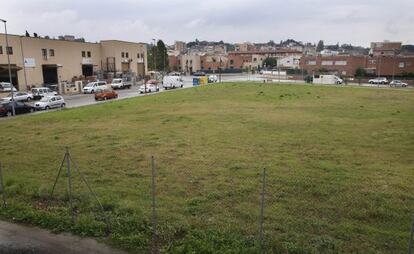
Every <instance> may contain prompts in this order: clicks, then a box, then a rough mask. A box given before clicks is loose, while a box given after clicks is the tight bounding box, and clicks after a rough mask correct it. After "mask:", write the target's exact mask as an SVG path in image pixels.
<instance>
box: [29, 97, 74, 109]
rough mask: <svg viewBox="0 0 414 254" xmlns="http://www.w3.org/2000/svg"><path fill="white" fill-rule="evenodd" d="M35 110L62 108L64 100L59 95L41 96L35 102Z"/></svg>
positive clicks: (64, 104)
mask: <svg viewBox="0 0 414 254" xmlns="http://www.w3.org/2000/svg"><path fill="white" fill-rule="evenodd" d="M34 106H35V109H36V110H49V109H52V108H64V107H65V106H66V103H65V100H64V99H63V97H62V96H60V95H55V96H47V97H43V98H42V99H41V100H40V101H38V102H36V103H35V105H34Z"/></svg>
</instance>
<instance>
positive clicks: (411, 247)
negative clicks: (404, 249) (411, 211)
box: [408, 217, 414, 254]
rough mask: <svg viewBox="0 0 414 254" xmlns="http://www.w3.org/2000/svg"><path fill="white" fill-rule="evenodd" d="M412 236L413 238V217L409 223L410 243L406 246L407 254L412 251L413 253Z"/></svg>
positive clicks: (410, 253)
mask: <svg viewBox="0 0 414 254" xmlns="http://www.w3.org/2000/svg"><path fill="white" fill-rule="evenodd" d="M413 236H414V217H413V221H412V223H411V234H410V242H409V244H408V254H412V251H413Z"/></svg>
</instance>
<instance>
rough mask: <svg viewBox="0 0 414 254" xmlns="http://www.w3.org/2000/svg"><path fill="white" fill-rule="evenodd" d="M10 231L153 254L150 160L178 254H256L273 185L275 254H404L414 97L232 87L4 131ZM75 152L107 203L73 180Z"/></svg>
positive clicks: (22, 122)
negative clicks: (57, 234) (16, 225)
mask: <svg viewBox="0 0 414 254" xmlns="http://www.w3.org/2000/svg"><path fill="white" fill-rule="evenodd" d="M0 133H2V134H1V147H0V154H1V156H0V160H1V162H2V163H3V165H4V168H5V169H4V178H5V183H6V191H7V198H8V202H9V206H8V208H7V209H0V216H2V217H3V218H4V219H7V220H12V219H14V220H15V221H19V222H26V223H31V224H34V225H38V226H42V227H45V228H50V229H53V230H55V231H70V232H73V233H75V234H78V235H82V236H94V237H98V238H101V239H102V240H103V241H106V242H109V243H111V244H112V245H114V246H118V247H120V248H123V249H126V250H130V251H131V252H138V253H141V252H144V251H146V250H148V248H149V246H150V245H151V242H150V240H151V199H150V197H151V196H150V190H151V177H150V176H151V171H150V157H151V156H152V155H153V156H155V160H156V165H157V171H158V175H157V206H158V209H157V213H158V226H159V227H158V231H159V241H160V246H161V247H162V251H163V252H167V253H258V252H259V247H258V243H257V238H258V231H259V205H260V200H259V197H260V187H261V173H262V169H263V168H264V167H265V168H266V169H267V171H268V176H267V179H268V185H267V188H266V197H265V218H264V230H265V243H264V245H265V246H264V248H265V249H266V252H267V253H404V252H405V251H406V250H407V247H408V240H409V233H410V224H411V220H412V215H413V213H414V198H413V194H414V184H413V182H414V171H413V170H414V166H413V165H414V91H413V90H398V89H373V88H343V87H323V86H309V85H268V84H248V83H240V84H221V85H214V86H208V87H198V88H193V89H185V90H177V91H171V92H168V93H161V94H158V95H154V96H146V97H140V98H133V99H127V100H122V101H114V102H110V103H105V104H99V105H93V106H88V107H82V108H76V109H70V110H62V111H57V112H50V113H46V114H40V115H32V116H24V117H19V118H16V119H11V120H7V121H0ZM65 146H69V147H70V150H71V155H72V157H73V159H74V160H75V161H76V162H77V163H78V164H79V168H80V170H81V171H82V172H83V173H84V175H85V176H86V178H87V179H88V180H89V183H90V184H91V186H92V188H93V189H94V190H95V191H96V193H97V194H98V196H99V197H100V199H101V201H102V203H103V206H104V208H105V214H106V215H107V216H108V217H109V220H110V224H111V234H110V235H109V237H104V230H105V224H104V222H103V216H102V214H101V213H100V212H99V209H98V206H97V203H96V202H95V201H94V200H93V199H92V198H91V197H90V196H89V195H88V192H87V189H86V188H85V186H84V185H82V184H81V181H80V178H79V176H75V177H74V179H73V182H74V195H75V198H76V209H77V211H78V217H77V223H76V224H75V225H73V226H71V224H70V216H69V213H68V203H67V199H68V198H67V195H66V194H65V193H66V181H67V179H66V176H65V175H63V176H62V177H61V178H60V180H59V182H58V188H57V195H56V196H55V199H54V200H53V202H52V204H51V207H50V208H49V209H47V208H46V205H45V203H46V198H47V196H48V192H49V191H50V190H51V188H52V185H53V181H54V179H55V177H56V174H57V170H58V168H59V165H60V162H61V160H62V158H63V155H64V147H65Z"/></svg>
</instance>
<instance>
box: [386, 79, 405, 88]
mask: <svg viewBox="0 0 414 254" xmlns="http://www.w3.org/2000/svg"><path fill="white" fill-rule="evenodd" d="M390 86H393V87H407V86H408V84H407V83H404V82H402V81H401V80H393V81H391V83H390Z"/></svg>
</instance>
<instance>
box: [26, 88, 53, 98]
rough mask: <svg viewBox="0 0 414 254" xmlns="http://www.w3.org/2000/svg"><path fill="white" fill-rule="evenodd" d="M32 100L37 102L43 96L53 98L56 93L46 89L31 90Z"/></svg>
mask: <svg viewBox="0 0 414 254" xmlns="http://www.w3.org/2000/svg"><path fill="white" fill-rule="evenodd" d="M32 94H33V99H35V100H39V99H41V98H43V97H45V96H54V95H57V92H55V91H52V89H50V88H48V87H35V88H32Z"/></svg>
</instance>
